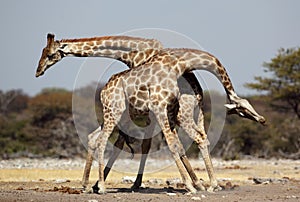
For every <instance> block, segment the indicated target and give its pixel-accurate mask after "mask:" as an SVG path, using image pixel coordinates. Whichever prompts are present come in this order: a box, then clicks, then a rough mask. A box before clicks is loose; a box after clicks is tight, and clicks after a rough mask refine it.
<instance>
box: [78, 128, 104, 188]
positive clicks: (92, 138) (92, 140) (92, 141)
mask: <svg viewBox="0 0 300 202" xmlns="http://www.w3.org/2000/svg"><path fill="white" fill-rule="evenodd" d="M100 131H101V126H100V127H98V128H97V129H96V130H95V131H93V132H92V133H90V134H89V135H88V153H87V157H86V163H85V167H84V173H83V177H82V186H83V189H84V191H90V189H87V186H88V183H89V177H90V172H91V167H92V163H93V155H94V153H95V150H96V139H97V137H98V135H99V133H100Z"/></svg>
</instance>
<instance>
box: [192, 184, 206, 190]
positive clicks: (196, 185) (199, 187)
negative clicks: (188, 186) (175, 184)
mask: <svg viewBox="0 0 300 202" xmlns="http://www.w3.org/2000/svg"><path fill="white" fill-rule="evenodd" d="M194 187H195V188H196V189H197V191H205V190H206V189H205V187H204V186H203V185H202V183H201V182H198V183H197V184H195V185H194Z"/></svg>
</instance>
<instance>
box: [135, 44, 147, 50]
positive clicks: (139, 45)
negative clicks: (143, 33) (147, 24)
mask: <svg viewBox="0 0 300 202" xmlns="http://www.w3.org/2000/svg"><path fill="white" fill-rule="evenodd" d="M146 47H147V46H146V45H145V44H144V43H139V44H138V46H137V48H138V50H143V49H145V48H146Z"/></svg>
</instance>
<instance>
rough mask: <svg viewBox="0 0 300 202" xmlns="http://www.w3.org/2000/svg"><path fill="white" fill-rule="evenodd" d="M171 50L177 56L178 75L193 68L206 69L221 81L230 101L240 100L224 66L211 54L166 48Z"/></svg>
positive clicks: (193, 50)
mask: <svg viewBox="0 0 300 202" xmlns="http://www.w3.org/2000/svg"><path fill="white" fill-rule="evenodd" d="M166 50H167V51H171V54H172V55H175V56H176V57H178V58H179V65H177V66H176V67H178V69H176V71H177V72H179V76H180V75H182V74H183V73H185V72H191V71H193V70H207V71H209V72H211V73H212V74H214V75H215V76H216V77H217V78H218V80H219V81H220V82H221V83H222V85H223V87H224V89H225V91H226V94H227V97H228V99H229V101H230V102H235V101H238V100H240V98H239V96H238V95H237V94H236V93H235V91H234V88H233V85H232V82H231V81H230V78H229V76H228V74H227V71H226V69H225V67H224V66H223V65H222V64H221V63H220V61H219V60H218V59H217V58H216V57H214V56H213V55H211V54H209V53H207V52H204V51H200V50H195V49H169V50H168V49H166Z"/></svg>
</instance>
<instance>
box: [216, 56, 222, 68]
mask: <svg viewBox="0 0 300 202" xmlns="http://www.w3.org/2000/svg"><path fill="white" fill-rule="evenodd" d="M215 61H216V64H217V65H218V66H219V67H221V66H222V64H221V62H220V61H219V60H218V59H217V58H215Z"/></svg>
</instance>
